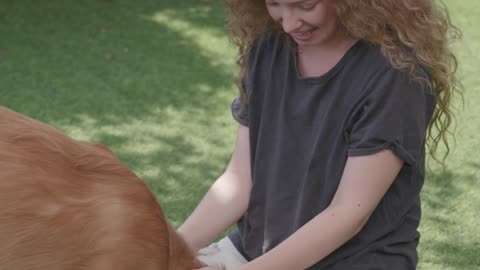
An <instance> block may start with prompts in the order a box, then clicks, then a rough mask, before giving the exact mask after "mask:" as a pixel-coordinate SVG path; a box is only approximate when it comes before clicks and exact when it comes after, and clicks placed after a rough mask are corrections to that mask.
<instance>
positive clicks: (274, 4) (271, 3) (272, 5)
mask: <svg viewBox="0 0 480 270" xmlns="http://www.w3.org/2000/svg"><path fill="white" fill-rule="evenodd" d="M267 6H269V7H276V6H278V3H277V2H267Z"/></svg>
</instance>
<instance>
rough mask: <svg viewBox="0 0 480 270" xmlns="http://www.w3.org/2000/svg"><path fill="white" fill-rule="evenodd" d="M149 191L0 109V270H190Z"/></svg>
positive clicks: (102, 151)
mask: <svg viewBox="0 0 480 270" xmlns="http://www.w3.org/2000/svg"><path fill="white" fill-rule="evenodd" d="M194 263H195V262H194V256H193V254H192V253H191V251H190V250H189V249H188V247H187V245H186V244H185V242H184V241H183V240H182V239H181V238H180V237H179V235H177V234H176V232H175V230H174V229H172V227H171V226H169V224H168V223H167V221H166V219H165V217H164V215H163V213H162V210H161V208H160V206H159V204H158V203H157V201H156V199H155V197H154V196H153V194H152V193H151V192H150V191H149V189H148V188H147V186H146V185H145V184H144V183H143V182H142V181H141V180H140V179H139V178H138V177H137V176H135V174H133V173H132V172H131V171H130V170H129V169H128V168H127V167H126V166H124V165H123V164H122V163H121V162H120V161H119V160H118V159H117V158H115V156H114V155H113V153H112V152H111V151H110V150H109V149H108V148H106V147H105V146H102V145H99V144H93V143H87V142H79V141H76V140H73V139H71V138H69V137H67V136H65V135H64V134H62V133H61V132H60V131H58V130H56V129H54V128H52V127H49V126H47V125H45V124H42V123H40V122H38V121H35V120H33V119H30V118H27V117H25V116H22V115H20V114H18V113H15V112H13V111H11V110H8V109H6V108H3V107H0V269H1V270H3V269H8V270H11V269H15V270H27V269H28V270H37V269H38V270H45V269H49V270H57V269H58V270H65V269H69V270H84V269H85V270H87V269H88V270H108V269H115V270H121V269H125V270H127V269H145V270H187V269H188V270H191V269H192V268H193V267H194Z"/></svg>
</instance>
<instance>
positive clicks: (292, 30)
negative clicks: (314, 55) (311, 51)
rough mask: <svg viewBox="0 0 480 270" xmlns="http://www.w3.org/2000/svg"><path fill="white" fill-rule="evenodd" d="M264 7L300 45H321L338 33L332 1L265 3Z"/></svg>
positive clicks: (310, 0)
mask: <svg viewBox="0 0 480 270" xmlns="http://www.w3.org/2000/svg"><path fill="white" fill-rule="evenodd" d="M265 4H266V6H267V9H268V12H269V13H270V16H271V17H272V19H273V20H275V21H276V22H278V23H280V24H281V25H282V27H283V30H284V31H285V32H286V33H287V34H289V35H290V36H291V37H292V38H293V39H294V40H295V42H296V43H297V44H298V45H304V46H312V45H313V46H315V45H322V44H324V43H326V42H328V41H329V40H330V39H331V38H332V37H333V36H334V35H335V33H336V32H337V31H338V28H339V27H338V23H337V15H336V13H335V9H334V7H333V4H332V3H331V0H265Z"/></svg>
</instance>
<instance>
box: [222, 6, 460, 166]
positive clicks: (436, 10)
mask: <svg viewBox="0 0 480 270" xmlns="http://www.w3.org/2000/svg"><path fill="white" fill-rule="evenodd" d="M226 6H227V14H228V29H229V34H230V39H231V41H232V42H233V43H234V44H235V45H236V46H237V47H238V49H239V54H238V59H237V63H238V64H239V66H240V71H239V74H238V77H237V84H238V85H239V88H240V97H241V101H242V104H244V105H246V104H247V98H246V89H244V87H243V86H242V83H241V82H242V80H243V78H244V77H245V74H246V69H247V67H246V64H247V63H246V62H247V55H248V52H249V50H250V49H251V47H252V46H253V43H254V41H255V40H256V39H258V38H259V37H260V36H262V35H263V34H265V33H266V32H268V31H280V32H282V30H281V27H279V24H278V23H277V22H274V21H273V20H272V19H271V18H270V16H269V14H268V11H267V8H266V5H265V0H226ZM334 6H335V9H336V12H337V15H338V19H339V21H340V23H341V24H342V26H343V27H344V28H345V30H346V31H347V32H348V33H349V34H350V35H352V36H353V37H355V38H358V39H362V40H365V41H368V42H370V43H372V44H374V45H377V46H378V47H379V48H380V49H381V51H382V53H383V55H384V56H385V57H386V58H387V59H388V60H389V61H390V63H391V64H392V66H393V67H395V68H397V69H399V70H402V71H406V72H409V73H410V74H411V75H412V77H413V78H414V79H418V80H421V78H416V77H415V75H414V73H413V71H414V69H415V68H416V66H418V65H419V64H420V65H422V66H425V67H427V68H428V69H429V70H430V71H431V75H432V81H431V83H429V86H430V88H431V90H432V92H433V94H434V95H435V97H436V99H437V104H436V108H435V111H434V113H433V117H432V120H431V122H430V123H429V127H428V133H427V146H428V149H429V154H430V155H431V156H432V157H433V158H434V159H435V160H437V161H439V162H440V163H441V164H442V165H444V162H445V159H446V157H447V156H448V154H449V152H450V146H449V139H450V138H453V139H454V138H455V137H454V131H455V121H454V120H455V117H454V111H455V108H454V106H453V97H454V95H455V94H458V95H460V97H461V98H462V100H463V95H462V91H461V90H462V86H461V84H460V82H459V81H458V80H457V78H456V76H455V74H456V71H457V66H458V63H457V58H456V57H455V55H454V53H453V52H452V50H451V49H450V44H451V42H453V41H455V40H456V39H459V38H460V37H461V31H460V30H459V29H458V28H457V27H456V26H454V25H453V24H452V22H451V20H450V17H449V15H448V11H447V8H446V6H445V5H444V3H443V2H441V1H439V0H402V1H398V0H362V1H358V0H336V1H335V2H334ZM412 52H413V53H412ZM441 142H442V143H444V145H445V147H446V151H445V153H444V155H443V156H442V157H441V158H438V155H437V148H438V146H439V144H440V143H441Z"/></svg>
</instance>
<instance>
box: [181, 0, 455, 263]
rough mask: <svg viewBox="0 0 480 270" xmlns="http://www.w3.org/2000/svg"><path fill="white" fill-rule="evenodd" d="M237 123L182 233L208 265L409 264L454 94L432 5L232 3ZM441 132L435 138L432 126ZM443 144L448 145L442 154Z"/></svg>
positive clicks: (439, 19) (442, 28)
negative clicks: (427, 172) (223, 165)
mask: <svg viewBox="0 0 480 270" xmlns="http://www.w3.org/2000/svg"><path fill="white" fill-rule="evenodd" d="M227 3H228V7H229V11H230V12H229V26H230V31H231V36H232V37H233V41H234V42H235V44H236V45H237V46H238V47H239V52H240V57H239V61H238V62H239V64H240V67H241V71H240V76H239V77H240V84H239V85H240V96H239V98H237V99H235V101H234V102H233V104H232V111H233V115H234V118H235V119H236V120H237V121H238V122H239V123H240V127H239V129H238V135H237V143H236V147H235V151H234V153H233V156H232V159H231V161H230V163H229V165H228V167H227V169H226V171H225V173H224V174H223V175H222V176H221V177H220V178H219V179H218V180H217V181H216V182H215V183H214V185H213V186H212V187H211V189H210V190H209V192H208V193H207V195H206V196H205V198H204V199H203V200H202V202H201V203H200V204H199V206H198V207H197V209H196V210H195V211H194V212H193V214H192V215H191V216H190V217H189V218H188V219H187V221H186V222H185V223H184V224H183V225H182V226H181V227H180V228H179V230H178V231H179V233H180V234H181V235H183V236H184V238H185V239H186V240H187V242H188V243H189V244H190V246H191V247H192V248H193V249H194V250H199V249H201V248H203V247H204V246H205V245H207V244H208V243H209V242H210V241H212V240H213V239H215V237H217V236H218V235H220V234H221V233H222V232H224V231H225V230H226V229H227V228H228V227H230V226H231V225H232V224H233V223H234V222H236V221H238V228H237V230H236V231H234V232H233V233H231V234H230V235H229V236H228V237H227V238H225V239H223V240H221V241H220V242H219V243H215V244H213V245H211V246H210V247H207V248H204V249H201V250H200V251H199V254H200V257H199V258H200V259H201V260H203V261H204V262H206V263H207V264H208V265H210V266H211V268H212V269H218V268H220V269H222V268H224V269H245V270H246V269H275V270H281V269H285V270H293V269H315V270H320V269H365V270H366V269H389V270H391V269H399V270H400V269H415V268H416V265H417V261H418V257H417V251H416V247H417V244H418V241H419V233H418V231H417V228H418V226H419V223H420V191H421V188H422V185H423V181H424V161H425V145H426V142H428V144H427V145H428V146H429V151H430V153H431V154H432V155H434V154H435V150H436V148H437V145H438V144H439V142H441V141H445V139H446V134H447V132H449V131H447V130H448V128H449V127H450V125H451V122H452V121H451V119H452V117H453V116H452V112H451V107H450V103H451V98H452V95H453V93H454V92H458V91H459V90H458V86H457V83H456V80H455V76H454V75H455V69H456V58H455V56H454V55H453V53H452V52H451V51H450V49H449V48H448V46H447V44H448V42H449V40H448V31H449V30H450V29H452V30H455V31H457V29H456V28H455V27H453V26H451V24H450V22H449V20H448V16H447V15H446V13H444V12H443V10H442V9H440V8H439V7H438V6H437V4H436V2H435V1H433V0H404V1H398V0H363V1H356V0H337V1H332V0H264V1H255V0H228V1H227ZM432 128H433V129H435V128H436V131H434V132H431V130H432ZM447 147H448V145H447Z"/></svg>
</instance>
